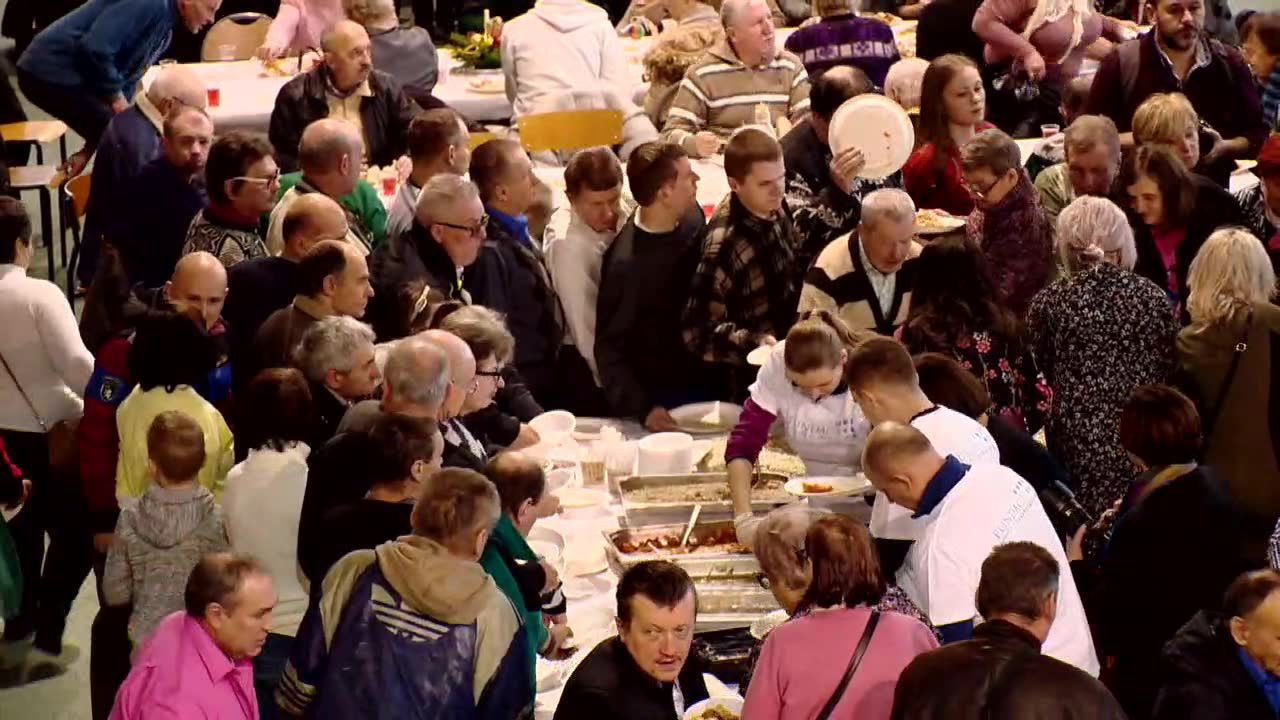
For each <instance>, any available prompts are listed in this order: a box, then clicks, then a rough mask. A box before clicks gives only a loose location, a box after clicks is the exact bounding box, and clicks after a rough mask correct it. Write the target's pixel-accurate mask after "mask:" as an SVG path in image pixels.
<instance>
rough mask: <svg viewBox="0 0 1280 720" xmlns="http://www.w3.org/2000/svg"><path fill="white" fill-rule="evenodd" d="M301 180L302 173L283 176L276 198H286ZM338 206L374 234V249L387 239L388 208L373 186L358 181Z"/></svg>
mask: <svg viewBox="0 0 1280 720" xmlns="http://www.w3.org/2000/svg"><path fill="white" fill-rule="evenodd" d="M301 179H302V173H301V172H291V173H287V174H285V175H281V176H280V194H279V195H277V196H276V198H277V199H279V198H281V197H284V194H285V193H286V192H289V190H290V189H291V188H292V187H293V186H294V185H297V184H298V181H299V180H301ZM338 204H340V205H342V207H344V208H346V209H347V210H348V211H349V212H350V213H351V214H352V215H355V216H356V218H357V219H358V220H359V221H360V222H361V224H363V225H364V226H365V228H366V229H368V231H369V232H370V233H372V234H373V247H374V248H376V247H378V246H379V245H381V244H382V242H383V241H384V240H386V239H387V207H386V206H385V205H383V204H382V198H381V197H379V196H378V191H377V190H375V189H374V188H373V186H372V185H370V184H369V183H367V182H365V181H364V180H363V179H362V180H358V181H357V182H356V189H355V190H352V191H351V194H349V195H345V196H343V198H342V200H340V201H339V203H338ZM370 249H373V248H370Z"/></svg>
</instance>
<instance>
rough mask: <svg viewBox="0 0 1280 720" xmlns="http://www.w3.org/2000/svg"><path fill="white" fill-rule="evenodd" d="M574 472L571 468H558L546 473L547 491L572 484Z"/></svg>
mask: <svg viewBox="0 0 1280 720" xmlns="http://www.w3.org/2000/svg"><path fill="white" fill-rule="evenodd" d="M575 479H576V474H575V473H574V471H573V468H558V469H556V470H552V471H551V472H549V473H547V492H556V491H557V490H560V489H562V488H567V487H569V486H571V485H573V484H574V480H575Z"/></svg>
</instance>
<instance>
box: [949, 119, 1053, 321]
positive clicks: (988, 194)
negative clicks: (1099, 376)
mask: <svg viewBox="0 0 1280 720" xmlns="http://www.w3.org/2000/svg"><path fill="white" fill-rule="evenodd" d="M960 166H961V169H962V172H963V173H964V184H965V186H966V187H968V188H969V194H970V195H972V196H973V202H974V205H975V208H974V211H973V212H972V213H971V214H970V215H969V220H968V222H966V224H965V234H966V235H968V237H969V239H970V240H971V241H973V243H974V244H975V245H977V246H978V247H980V248H982V254H983V255H984V256H985V257H986V260H987V266H988V267H989V268H990V269H991V279H992V280H994V281H995V285H996V290H997V291H998V292H999V294H1000V299H1001V300H1002V302H1003V304H1004V306H1005V307H1007V308H1009V309H1010V310H1012V311H1013V313H1014V314H1015V315H1017V316H1019V317H1021V316H1022V314H1023V313H1025V312H1026V310H1027V305H1028V304H1030V302H1031V298H1032V296H1034V295H1035V294H1036V293H1037V292H1039V291H1040V289H1041V288H1043V287H1044V286H1045V285H1046V284H1047V283H1048V282H1049V275H1050V273H1051V272H1052V270H1053V251H1052V247H1053V241H1052V235H1053V233H1052V231H1051V229H1050V227H1049V222H1048V220H1046V219H1045V215H1044V212H1043V211H1042V210H1041V209H1040V199H1039V196H1038V195H1037V194H1036V189H1035V187H1034V186H1032V184H1031V178H1029V177H1028V176H1027V172H1026V171H1025V170H1023V169H1022V154H1021V152H1020V151H1019V150H1018V145H1017V143H1015V142H1014V141H1013V138H1011V137H1009V136H1008V135H1006V134H1004V133H1003V132H1001V131H999V130H985V131H983V132H980V133H978V134H977V135H976V136H974V138H973V139H972V140H970V141H969V142H968V143H966V144H965V146H964V148H963V149H962V151H961V156H960Z"/></svg>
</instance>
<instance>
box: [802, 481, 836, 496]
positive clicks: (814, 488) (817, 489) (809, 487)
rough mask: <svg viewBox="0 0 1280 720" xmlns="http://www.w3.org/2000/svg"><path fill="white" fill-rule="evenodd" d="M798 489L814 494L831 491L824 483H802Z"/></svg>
mask: <svg viewBox="0 0 1280 720" xmlns="http://www.w3.org/2000/svg"><path fill="white" fill-rule="evenodd" d="M800 487H802V488H804V491H805V492H807V493H814V494H823V493H829V492H831V490H832V488H831V486H830V485H828V484H826V483H811V482H802V483H800Z"/></svg>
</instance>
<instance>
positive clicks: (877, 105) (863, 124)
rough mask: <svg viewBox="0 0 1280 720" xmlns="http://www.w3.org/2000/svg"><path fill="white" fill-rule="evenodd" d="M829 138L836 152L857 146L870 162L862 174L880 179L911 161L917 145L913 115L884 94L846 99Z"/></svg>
mask: <svg viewBox="0 0 1280 720" xmlns="http://www.w3.org/2000/svg"><path fill="white" fill-rule="evenodd" d="M828 132H829V138H830V143H831V153H832V155H839V154H840V153H841V152H843V151H844V150H846V149H848V148H851V147H856V148H858V149H859V150H861V151H862V154H863V157H865V158H866V164H865V165H863V167H862V172H860V173H858V176H859V177H865V178H873V179H879V178H884V177H888V176H890V175H892V174H893V173H895V172H897V171H899V170H901V169H902V166H903V165H906V164H907V158H909V157H911V149H912V147H914V145H915V137H916V134H915V129H914V128H912V126H911V118H910V117H909V116H908V115H907V111H906V110H903V109H902V106H901V105H899V104H898V103H896V102H894V101H892V100H890V99H889V98H887V97H885V96H883V95H872V94H866V95H858V96H857V97H853V98H850V99H849V100H847V101H845V103H844V104H843V105H841V106H840V107H839V108H837V109H836V111H835V113H834V114H833V115H832V116H831V129H830V130H829V131H828Z"/></svg>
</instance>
